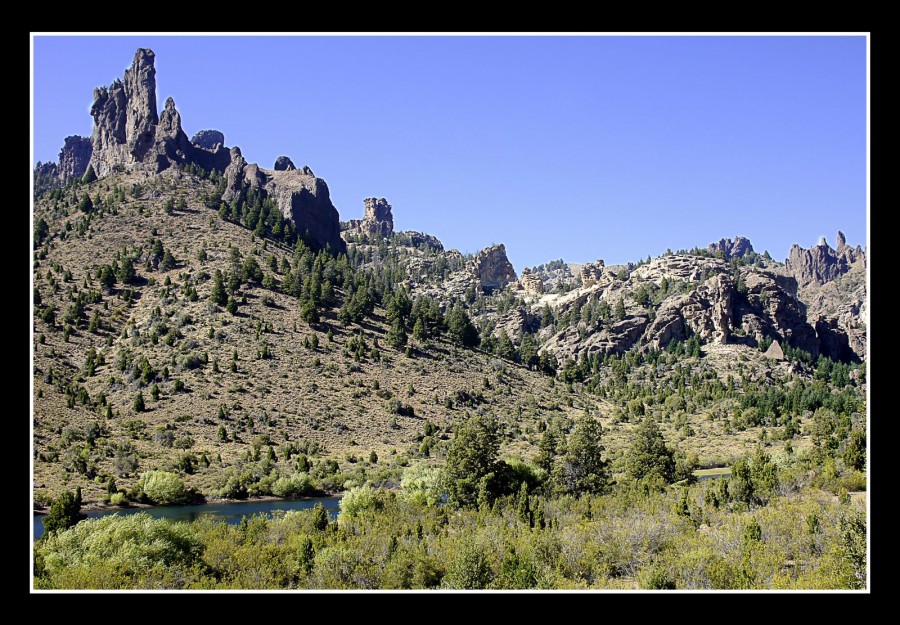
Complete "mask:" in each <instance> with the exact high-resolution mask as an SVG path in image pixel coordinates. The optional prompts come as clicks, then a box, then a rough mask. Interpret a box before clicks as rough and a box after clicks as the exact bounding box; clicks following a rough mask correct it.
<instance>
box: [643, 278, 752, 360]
mask: <svg viewBox="0 0 900 625" xmlns="http://www.w3.org/2000/svg"><path fill="white" fill-rule="evenodd" d="M734 295H735V293H734V283H733V281H732V280H731V278H730V277H728V276H726V275H718V276H714V277H712V278H709V279H708V280H707V281H706V282H704V283H703V284H701V285H700V286H699V287H697V288H696V289H695V290H694V291H692V292H691V293H688V294H682V295H675V296H673V297H669V298H668V299H666V300H665V301H664V302H663V304H662V305H661V306H660V307H659V310H658V311H657V312H656V317H655V318H654V320H653V322H652V323H650V324H649V325H648V327H647V331H646V332H645V333H644V337H643V342H644V344H646V345H648V346H650V347H654V348H656V349H662V348H664V347H666V345H668V344H669V343H670V342H671V341H673V340H677V341H683V340H685V339H686V338H687V337H688V334H696V335H697V336H698V337H699V338H700V339H701V340H702V341H704V342H713V343H727V342H728V339H729V337H730V336H731V333H732V329H733V328H732V318H733V315H734V309H733V305H734ZM689 331H690V332H689Z"/></svg>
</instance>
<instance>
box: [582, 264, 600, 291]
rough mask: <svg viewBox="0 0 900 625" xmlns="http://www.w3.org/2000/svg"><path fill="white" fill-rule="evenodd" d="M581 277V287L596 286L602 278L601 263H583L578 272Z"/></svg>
mask: <svg viewBox="0 0 900 625" xmlns="http://www.w3.org/2000/svg"><path fill="white" fill-rule="evenodd" d="M579 274H580V276H581V286H585V287H588V286H592V285H594V284H597V282H599V281H600V279H601V278H602V277H603V261H602V260H597V261H595V262H593V263H585V264H584V265H582V266H581V271H580V272H579Z"/></svg>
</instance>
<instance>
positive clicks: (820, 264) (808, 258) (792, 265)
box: [784, 231, 866, 288]
mask: <svg viewBox="0 0 900 625" xmlns="http://www.w3.org/2000/svg"><path fill="white" fill-rule="evenodd" d="M856 263H862V265H863V267H865V263H866V255H865V252H864V251H863V249H862V248H861V247H860V246H858V245H857V246H856V247H850V246H849V245H847V239H846V237H845V236H844V233H843V232H840V231H838V234H837V250H835V249H832V247H831V246H830V245H828V242H827V241H825V239H824V237H823V239H822V241H821V242H820V243H819V244H818V245H814V246H813V247H811V248H810V249H805V248H802V247H800V246H799V245H798V244H796V243H795V244H794V245H793V246H791V251H790V253H789V254H788V257H787V259H786V260H785V261H784V268H785V272H786V273H787V274H788V275H789V276H793V277H794V278H795V279H796V280H797V284H798V285H799V286H800V287H801V288H802V287H805V286H809V285H811V284H818V285H823V284H825V283H827V282H831V281H832V280H835V279H837V278H839V277H841V276H842V275H844V274H845V273H847V272H848V271H849V270H850V267H851V266H852V265H854V264H856Z"/></svg>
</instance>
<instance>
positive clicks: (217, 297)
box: [209, 269, 228, 306]
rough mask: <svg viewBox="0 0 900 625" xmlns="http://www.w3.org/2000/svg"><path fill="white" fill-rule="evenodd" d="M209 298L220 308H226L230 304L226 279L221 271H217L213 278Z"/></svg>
mask: <svg viewBox="0 0 900 625" xmlns="http://www.w3.org/2000/svg"><path fill="white" fill-rule="evenodd" d="M209 298H210V299H211V300H212V302H213V303H214V304H218V305H219V306H224V305H225V304H227V303H228V293H226V292H225V284H224V279H223V277H222V271H221V270H220V269H216V273H215V275H214V276H213V287H212V291H211V293H210V296H209Z"/></svg>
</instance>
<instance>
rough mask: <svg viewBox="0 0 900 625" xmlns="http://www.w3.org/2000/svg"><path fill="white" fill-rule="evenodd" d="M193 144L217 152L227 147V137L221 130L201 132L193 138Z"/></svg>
mask: <svg viewBox="0 0 900 625" xmlns="http://www.w3.org/2000/svg"><path fill="white" fill-rule="evenodd" d="M191 143H193V144H194V145H196V146H197V147H198V148H203V149H204V150H216V149H217V148H218V147H220V146H223V145H225V135H224V134H222V132H221V131H219V130H200V131H198V132H197V134H195V135H194V136H193V137H191Z"/></svg>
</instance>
